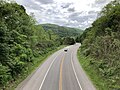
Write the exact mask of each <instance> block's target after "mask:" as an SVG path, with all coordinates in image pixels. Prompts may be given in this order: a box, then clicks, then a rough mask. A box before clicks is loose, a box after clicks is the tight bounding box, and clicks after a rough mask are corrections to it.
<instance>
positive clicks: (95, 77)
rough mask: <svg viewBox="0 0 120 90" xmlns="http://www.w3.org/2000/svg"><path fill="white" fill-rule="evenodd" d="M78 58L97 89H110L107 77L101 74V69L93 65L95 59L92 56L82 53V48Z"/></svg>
mask: <svg viewBox="0 0 120 90" xmlns="http://www.w3.org/2000/svg"><path fill="white" fill-rule="evenodd" d="M77 56H78V59H79V62H80V64H81V66H82V68H83V69H84V70H85V71H86V73H87V75H88V77H89V78H90V80H91V81H92V82H93V84H94V85H95V87H96V89H97V90H109V89H108V87H107V86H108V83H107V81H106V79H105V78H102V76H101V75H100V74H99V71H98V70H97V69H96V67H95V66H94V65H91V64H92V63H91V61H92V60H94V59H93V58H91V57H86V56H84V55H83V54H82V53H81V50H80V49H79V50H78V54H77Z"/></svg>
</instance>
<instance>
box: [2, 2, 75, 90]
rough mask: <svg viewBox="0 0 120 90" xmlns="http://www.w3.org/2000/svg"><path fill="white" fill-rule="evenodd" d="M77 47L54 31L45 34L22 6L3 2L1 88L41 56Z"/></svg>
mask: <svg viewBox="0 0 120 90" xmlns="http://www.w3.org/2000/svg"><path fill="white" fill-rule="evenodd" d="M52 29H54V28H52ZM66 32H67V31H66ZM68 34H69V32H68ZM74 43H75V39H74V37H70V35H69V36H68V37H67V35H66V36H63V37H60V36H59V35H58V34H56V33H55V31H54V30H51V28H50V30H45V29H44V27H43V26H42V25H38V24H36V21H35V20H34V19H33V17H31V16H29V15H28V14H27V13H26V9H25V8H24V7H23V6H22V5H18V4H17V3H15V2H13V3H10V2H6V1H4V0H1V1H0V87H2V88H5V86H6V85H8V84H9V83H12V82H14V81H15V80H16V79H17V77H18V76H19V75H21V73H23V72H25V71H27V70H28V64H29V63H34V60H35V59H34V58H36V57H38V56H39V55H44V54H46V53H48V52H49V51H50V50H54V49H55V48H56V47H58V46H60V45H63V44H65V45H71V44H74Z"/></svg>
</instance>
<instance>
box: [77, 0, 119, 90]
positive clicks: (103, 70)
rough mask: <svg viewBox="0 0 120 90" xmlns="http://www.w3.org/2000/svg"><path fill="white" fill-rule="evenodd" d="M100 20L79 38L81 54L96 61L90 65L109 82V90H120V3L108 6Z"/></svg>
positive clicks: (112, 3)
mask: <svg viewBox="0 0 120 90" xmlns="http://www.w3.org/2000/svg"><path fill="white" fill-rule="evenodd" d="M98 16H99V17H98V19H97V20H95V21H94V22H93V23H92V26H91V27H89V28H87V29H86V30H85V31H84V32H83V34H82V35H81V36H79V37H77V41H78V42H81V43H82V46H81V52H82V54H83V55H85V56H90V57H92V58H94V60H91V61H90V65H93V66H94V67H96V69H97V71H98V73H99V74H100V75H101V77H103V78H104V79H105V80H106V81H107V82H108V86H107V87H108V89H109V90H119V89H120V1H119V0H115V1H112V2H110V3H109V4H107V5H106V6H105V7H104V8H103V9H102V11H101V12H100V13H99V15H98Z"/></svg>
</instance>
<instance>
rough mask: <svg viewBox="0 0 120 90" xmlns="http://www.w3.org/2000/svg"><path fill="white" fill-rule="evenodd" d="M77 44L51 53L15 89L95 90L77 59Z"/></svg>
mask: <svg viewBox="0 0 120 90" xmlns="http://www.w3.org/2000/svg"><path fill="white" fill-rule="evenodd" d="M79 46H80V44H75V45H71V46H68V47H66V48H68V51H67V52H65V51H64V49H61V50H59V51H57V52H56V53H54V54H53V55H51V56H50V57H49V58H48V59H47V60H46V61H45V62H44V63H43V64H42V65H41V66H40V67H39V68H38V69H37V70H36V71H35V72H34V73H32V74H31V75H30V76H29V77H28V78H27V79H25V80H24V81H23V82H22V83H21V84H20V85H19V86H18V87H17V88H16V90H96V89H95V87H94V86H93V84H92V83H91V81H90V80H89V79H88V77H87V76H86V74H85V72H84V71H83V69H82V67H81V66H80V64H79V61H78V60H77V55H76V54H77V50H78V48H79Z"/></svg>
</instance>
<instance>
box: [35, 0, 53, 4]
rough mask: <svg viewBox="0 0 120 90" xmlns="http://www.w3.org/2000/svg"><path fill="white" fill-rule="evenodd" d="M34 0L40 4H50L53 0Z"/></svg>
mask: <svg viewBox="0 0 120 90" xmlns="http://www.w3.org/2000/svg"><path fill="white" fill-rule="evenodd" d="M35 1H37V2H40V3H41V4H51V3H53V2H54V1H53V0H35Z"/></svg>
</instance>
